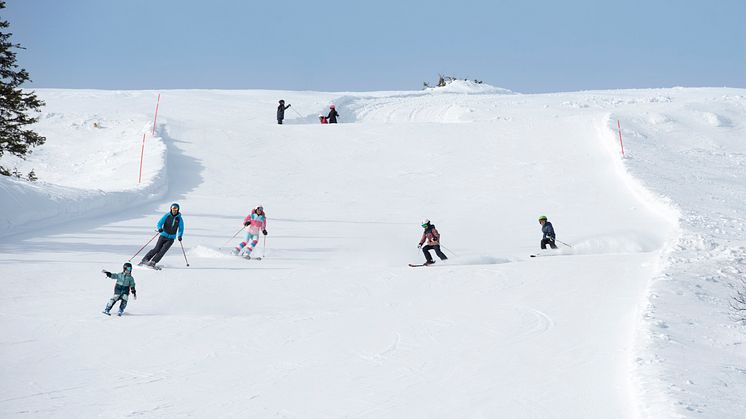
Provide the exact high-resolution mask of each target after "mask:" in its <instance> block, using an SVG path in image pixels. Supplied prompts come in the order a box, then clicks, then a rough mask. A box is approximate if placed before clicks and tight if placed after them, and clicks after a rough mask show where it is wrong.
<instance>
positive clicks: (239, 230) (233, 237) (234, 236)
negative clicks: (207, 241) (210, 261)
mask: <svg viewBox="0 0 746 419" xmlns="http://www.w3.org/2000/svg"><path fill="white" fill-rule="evenodd" d="M243 229H244V227H241V228H239V229H238V231H237V232H236V234H234V235H233V236H231V238H230V239H228V240H226V241H225V243H223V245H222V246H220V248H221V249H222V248H224V247H225V245H226V244H228V242H230V241H231V240H233V239H235V238H236V236H238V233H240V232H241V230H243Z"/></svg>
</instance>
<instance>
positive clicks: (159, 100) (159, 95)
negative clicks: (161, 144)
mask: <svg viewBox="0 0 746 419" xmlns="http://www.w3.org/2000/svg"><path fill="white" fill-rule="evenodd" d="M160 104H161V94H160V93H158V102H156V103H155V116H154V117H153V136H155V122H156V121H157V120H158V105H160Z"/></svg>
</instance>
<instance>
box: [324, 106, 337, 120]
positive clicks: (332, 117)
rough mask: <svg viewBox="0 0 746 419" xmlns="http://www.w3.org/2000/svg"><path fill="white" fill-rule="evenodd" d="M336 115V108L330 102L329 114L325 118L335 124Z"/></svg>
mask: <svg viewBox="0 0 746 419" xmlns="http://www.w3.org/2000/svg"><path fill="white" fill-rule="evenodd" d="M338 116H339V114H338V113H337V109H336V107H335V106H334V104H333V103H332V104H331V105H329V115H327V117H326V119H327V120H328V121H329V123H330V124H336V123H337V117H338Z"/></svg>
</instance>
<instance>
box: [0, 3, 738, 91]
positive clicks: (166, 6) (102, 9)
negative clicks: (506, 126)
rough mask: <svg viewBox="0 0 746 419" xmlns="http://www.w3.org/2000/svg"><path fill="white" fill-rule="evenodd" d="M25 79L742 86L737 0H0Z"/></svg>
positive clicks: (357, 86) (380, 86)
mask: <svg viewBox="0 0 746 419" xmlns="http://www.w3.org/2000/svg"><path fill="white" fill-rule="evenodd" d="M2 13H3V14H2V18H3V19H6V20H9V21H10V24H11V28H10V30H11V32H12V33H13V34H14V36H13V40H14V41H15V42H19V43H21V44H22V45H23V46H24V47H26V48H27V50H25V51H21V52H20V53H19V55H18V60H19V64H20V65H21V66H22V67H24V68H26V69H27V70H28V71H29V73H30V74H31V78H32V80H33V83H31V84H28V85H27V87H31V88H34V87H65V88H101V89H168V88H231V89H245V88H262V89H288V90H327V91H343V90H354V91H360V90H409V89H414V90H416V89H419V88H421V87H422V82H423V81H431V82H433V81H435V79H436V78H437V74H438V73H439V72H440V73H445V74H453V75H456V76H459V77H469V78H478V79H481V80H484V81H486V82H488V83H490V84H493V85H497V86H500V87H505V88H508V89H511V90H515V91H519V92H525V93H530V92H553V91H573V90H585V89H610V88H634V87H670V86H730V87H746V0H710V1H707V0H697V1H694V0H677V1H674V0H646V1H642V0H622V1H604V0H593V1H591V0H587V1H585V0H566V1H563V0H548V1H544V0H536V1H519V0H514V1H501V0H494V1H486V0H485V1H469V0H461V1H448V2H439V1H406V0H398V1H391V0H372V1H371V0H367V1H290V0H264V1H239V0H205V1H192V0H64V1H63V0H8V3H7V8H6V9H5V10H4V11H3V12H2Z"/></svg>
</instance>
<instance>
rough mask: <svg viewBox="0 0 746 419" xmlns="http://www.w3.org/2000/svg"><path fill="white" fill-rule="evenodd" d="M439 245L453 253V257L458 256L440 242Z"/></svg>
mask: <svg viewBox="0 0 746 419" xmlns="http://www.w3.org/2000/svg"><path fill="white" fill-rule="evenodd" d="M440 247H442V248H444V249H446V250H447V251H449V252H450V253H451V254H452V255H453V257H458V255H457V254H455V253H453V250H451V249H449V248H447V247H445V246H443V245H442V244H441V245H440Z"/></svg>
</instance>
